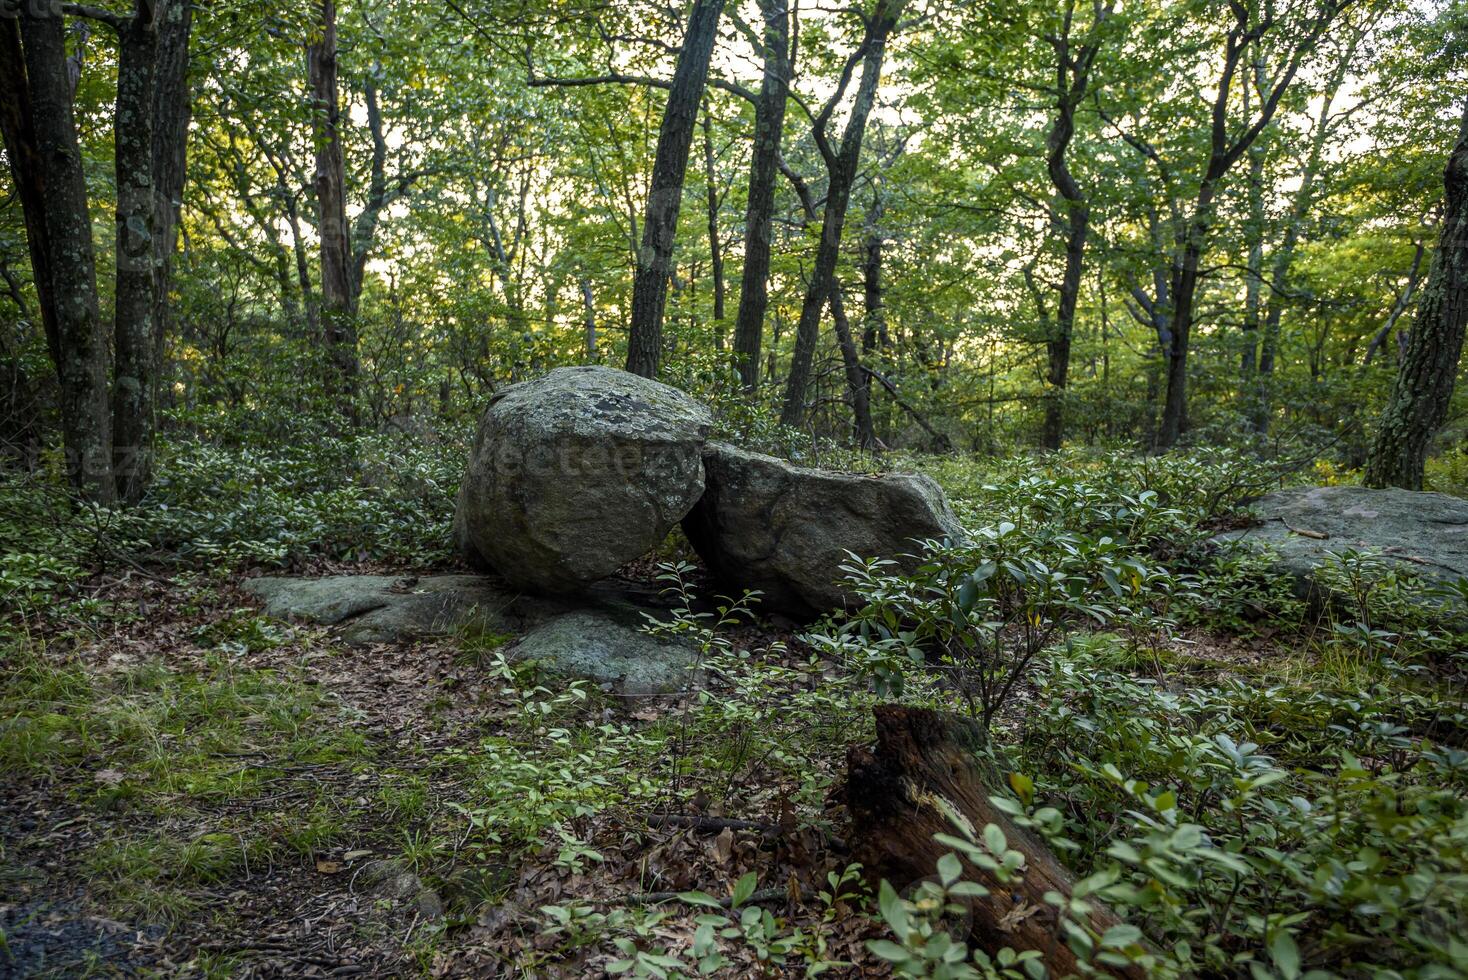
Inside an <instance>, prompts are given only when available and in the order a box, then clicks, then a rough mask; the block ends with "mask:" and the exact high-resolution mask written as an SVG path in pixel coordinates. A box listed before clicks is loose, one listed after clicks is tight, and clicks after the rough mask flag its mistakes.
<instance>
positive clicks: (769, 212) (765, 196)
mask: <svg viewBox="0 0 1468 980" xmlns="http://www.w3.org/2000/svg"><path fill="white" fill-rule="evenodd" d="M760 11H761V13H763V14H764V20H765V26H764V79H763V81H761V82H760V90H759V101H758V102H756V103H755V107H754V152H753V155H752V157H751V159H750V165H749V198H748V203H747V205H746V207H745V211H744V270H743V272H742V274H741V277H740V286H739V311H738V313H737V314H736V315H735V321H734V356H735V361H736V363H737V364H738V365H739V379H740V381H741V382H742V383H743V385H744V387H745V389H746V390H751V391H752V390H753V389H754V388H755V387H756V386H757V385H758V384H759V366H760V365H759V359H760V347H761V345H762V343H763V340H764V324H765V309H766V307H768V306H769V300H770V297H769V279H770V249H771V244H772V243H771V240H770V239H771V231H772V229H773V227H774V220H773V219H774V212H775V178H776V174H777V173H778V172H779V167H780V137H781V134H782V132H783V131H784V127H785V98H786V95H787V92H786V86H787V85H788V84H789V77H790V12H789V10H788V8H787V7H786V4H785V0H761V3H760Z"/></svg>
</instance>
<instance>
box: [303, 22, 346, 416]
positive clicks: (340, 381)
mask: <svg viewBox="0 0 1468 980" xmlns="http://www.w3.org/2000/svg"><path fill="white" fill-rule="evenodd" d="M319 26H320V28H321V36H320V38H318V39H317V40H316V41H315V43H313V44H311V45H309V46H308V47H307V51H306V64H307V74H308V76H309V80H310V85H311V102H312V113H311V128H312V132H313V133H314V135H315V143H316V205H317V209H318V220H317V226H316V230H317V234H318V235H319V237H320V239H321V324H322V327H323V330H324V335H323V337H322V340H323V341H324V342H325V346H326V356H327V377H328V391H329V393H330V395H331V396H332V397H333V399H334V400H335V401H336V404H337V408H338V411H340V413H341V414H342V415H343V416H344V417H345V418H347V419H348V420H349V421H354V420H355V415H356V409H355V404H354V403H355V397H356V387H357V331H356V327H355V325H354V324H353V314H354V313H355V311H354V310H353V309H352V286H351V283H352V275H351V268H350V262H351V246H350V243H349V241H348V231H347V211H346V175H345V162H344V160H343V157H342V141H341V106H340V104H339V102H338V98H337V84H336V2H335V0H322V3H321V23H320V25H319Z"/></svg>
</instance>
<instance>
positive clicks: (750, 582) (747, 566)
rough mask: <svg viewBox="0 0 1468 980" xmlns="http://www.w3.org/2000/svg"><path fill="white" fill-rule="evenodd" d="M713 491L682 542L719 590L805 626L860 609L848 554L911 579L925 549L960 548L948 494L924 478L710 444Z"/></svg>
mask: <svg viewBox="0 0 1468 980" xmlns="http://www.w3.org/2000/svg"><path fill="white" fill-rule="evenodd" d="M703 465H704V474H705V476H704V479H705V490H704V495H703V498H702V499H701V500H699V502H698V504H697V506H695V507H694V508H693V510H692V511H691V512H690V513H689V515H688V516H687V517H686V518H684V520H683V530H684V533H686V534H687V535H688V539H689V541H691V542H692V543H693V546H694V548H695V549H697V551H698V553H699V555H701V556H702V557H703V560H704V562H705V563H706V564H707V565H708V568H709V571H710V572H711V573H712V574H713V575H714V576H715V578H716V579H718V580H719V582H720V583H721V585H722V586H723V587H724V588H725V589H726V590H730V591H731V592H732V593H733V594H736V595H737V594H738V593H740V592H743V591H744V590H749V589H758V590H759V591H760V592H761V593H763V595H762V596H761V597H760V606H761V608H763V609H767V610H778V611H780V612H783V613H788V614H791V615H794V616H799V617H802V618H805V617H809V616H812V615H818V614H820V613H822V612H825V611H827V610H830V609H836V608H840V607H842V606H844V605H847V604H849V603H852V602H853V601H855V599H856V597H855V596H854V595H853V594H852V593H851V592H850V589H849V585H848V583H846V582H844V581H843V573H842V571H841V566H842V565H843V564H847V563H849V562H850V557H849V555H848V554H847V552H851V553H854V554H856V555H858V556H860V557H862V558H873V557H880V558H887V559H891V560H894V561H896V562H897V563H898V566H899V567H900V568H903V569H905V570H909V571H910V570H912V569H913V568H914V567H916V565H917V564H918V559H917V558H916V557H914V556H915V555H916V554H918V553H920V552H921V548H920V545H919V542H921V541H926V540H940V541H941V540H944V539H949V540H954V541H958V540H962V539H964V537H965V536H964V532H963V529H962V528H961V527H960V526H959V523H958V520H957V518H955V517H954V515H953V510H952V508H951V507H950V506H949V504H948V498H947V497H946V496H944V494H943V490H942V488H940V487H939V486H938V484H936V483H934V482H933V481H932V480H931V479H929V478H928V477H926V476H921V475H918V474H915V473H888V474H883V475H880V476H868V475H863V474H858V473H840V472H835V471H829V470H817V469H810V468H808V467H803V466H797V465H795V464H793V463H789V462H786V461H785V460H781V459H776V458H775V457H773V456H764V455H761V454H759V453H751V452H746V451H744V450H741V449H736V448H734V447H733V446H727V445H723V444H719V443H710V444H709V446H708V448H707V449H706V450H705V451H704V456H703Z"/></svg>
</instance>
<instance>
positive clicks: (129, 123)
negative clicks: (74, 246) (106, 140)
mask: <svg viewBox="0 0 1468 980" xmlns="http://www.w3.org/2000/svg"><path fill="white" fill-rule="evenodd" d="M156 12H157V11H156V8H155V7H154V5H153V4H152V3H151V2H146V0H138V2H137V3H135V4H134V6H133V15H132V16H131V17H129V18H128V19H127V20H126V21H124V22H123V23H122V24H121V25H120V26H119V28H118V32H117V33H118V57H117V111H116V114H115V116H114V117H113V163H114V169H115V172H116V182H117V280H116V286H115V295H114V300H115V302H114V310H113V325H112V344H113V356H114V361H113V375H112V470H113V476H114V478H115V479H116V481H117V495H118V496H119V497H120V498H122V499H123V500H125V501H128V502H130V503H134V502H136V501H138V500H139V499H140V498H141V497H142V496H143V490H144V489H145V488H146V487H147V485H148V480H149V478H150V477H151V475H152V471H153V423H154V399H155V396H156V395H157V391H158V386H157V379H156V377H155V363H154V357H153V352H154V342H155V338H154V328H153V314H154V312H155V311H156V309H157V304H158V296H157V292H156V290H157V280H156V278H155V275H154V272H155V262H156V256H157V252H156V239H157V235H158V223H157V221H156V218H155V215H156V210H157V209H156V197H155V193H154V188H153V107H154V105H155V103H154V99H153V89H154V72H155V69H156V67H157V55H158V30H157V22H156V17H155V15H156Z"/></svg>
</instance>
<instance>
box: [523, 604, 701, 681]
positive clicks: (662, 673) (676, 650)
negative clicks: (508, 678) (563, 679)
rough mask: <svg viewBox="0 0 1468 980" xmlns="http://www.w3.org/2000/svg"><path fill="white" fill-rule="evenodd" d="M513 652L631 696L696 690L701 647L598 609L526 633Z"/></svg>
mask: <svg viewBox="0 0 1468 980" xmlns="http://www.w3.org/2000/svg"><path fill="white" fill-rule="evenodd" d="M508 654H509V656H510V658H511V659H513V660H516V661H521V662H525V661H533V662H535V663H537V664H540V665H541V666H543V667H545V668H546V669H547V670H549V671H550V672H551V673H553V674H561V675H564V676H567V677H580V678H583V679H585V680H589V681H592V682H594V683H597V684H601V685H603V686H605V687H607V688H609V689H611V690H612V691H614V692H615V693H617V694H621V695H623V696H626V697H646V696H649V695H654V694H669V693H672V692H675V691H682V690H686V689H688V688H690V687H691V686H693V683H694V680H695V675H696V673H697V660H698V651H697V650H696V649H694V648H693V647H692V646H691V645H689V644H687V643H679V642H673V641H670V640H665V639H661V638H658V637H654V636H649V635H648V634H647V633H644V632H642V631H641V630H640V629H638V628H637V627H636V626H635V625H634V624H633V623H631V622H630V621H629V620H627V619H626V618H625V617H617V616H614V615H610V614H608V613H606V612H602V611H597V610H581V611H578V612H571V613H566V614H565V615H564V616H557V617H556V618H554V619H552V620H549V621H547V622H545V623H543V624H541V625H540V626H537V627H536V628H535V629H533V630H531V631H530V632H529V633H527V634H525V636H524V637H522V638H521V639H520V642H519V643H517V644H515V646H514V647H512V648H511V649H510V650H509V651H508Z"/></svg>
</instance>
